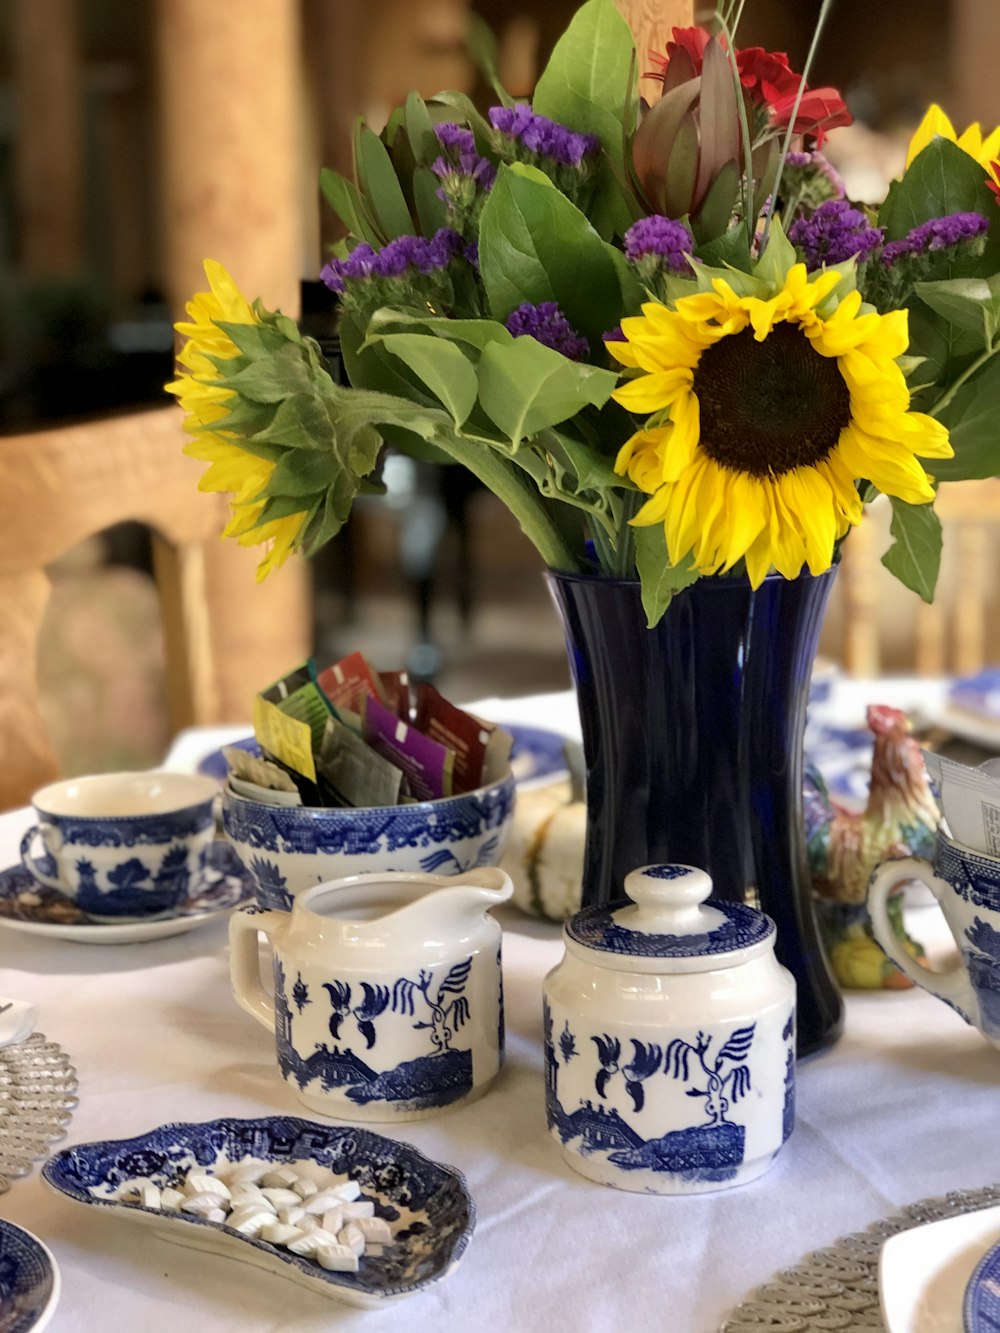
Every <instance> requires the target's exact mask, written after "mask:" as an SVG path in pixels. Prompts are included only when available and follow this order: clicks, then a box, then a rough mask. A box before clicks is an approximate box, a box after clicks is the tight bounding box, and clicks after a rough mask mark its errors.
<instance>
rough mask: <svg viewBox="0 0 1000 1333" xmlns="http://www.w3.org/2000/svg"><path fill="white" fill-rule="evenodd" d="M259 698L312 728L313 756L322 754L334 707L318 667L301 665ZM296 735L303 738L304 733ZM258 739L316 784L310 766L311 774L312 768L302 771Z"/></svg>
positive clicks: (310, 733)
mask: <svg viewBox="0 0 1000 1333" xmlns="http://www.w3.org/2000/svg"><path fill="white" fill-rule="evenodd" d="M258 698H259V699H261V700H263V701H264V702H265V703H268V704H271V705H273V706H274V708H276V709H277V710H278V711H279V712H281V713H283V714H284V715H285V716H286V717H289V718H293V719H294V720H296V721H297V722H301V723H304V724H305V725H306V726H307V727H308V728H309V736H310V756H311V755H312V754H314V753H315V754H318V753H319V749H320V746H321V745H322V744H323V733H324V732H325V731H326V720H327V718H328V717H330V716H331V714H333V712H334V707H333V704H332V703H331V702H330V700H329V699H328V698H327V696H326V694H325V693H324V692H323V690H322V689H321V688H320V686H319V684H318V683H317V679H316V667H315V664H314V663H313V662H311V661H309V662H304V663H303V664H302V665H301V666H299V667H296V668H295V670H294V671H290V672H289V673H288V675H287V676H282V677H281V678H280V679H279V680H276V681H275V682H274V683H273V684H272V685H269V686H268V687H267V689H266V690H261V692H260V694H259V695H258ZM256 726H257V717H256V710H255V714H254V730H256ZM297 734H298V735H300V736H301V735H302V733H301V732H299V733H297ZM257 739H258V740H260V741H261V744H262V745H264V748H265V749H267V750H271V751H272V753H273V754H276V755H277V756H278V758H279V759H281V761H282V762H283V763H287V764H288V765H289V767H290V768H294V769H295V771H296V772H297V773H303V774H304V775H305V776H306V777H308V778H310V779H311V780H312V781H315V769H314V768H313V767H312V765H311V763H310V768H312V771H310V768H300V767H299V765H298V764H297V763H293V762H291V760H290V759H288V758H286V756H285V755H284V754H281V753H280V752H279V751H278V750H275V749H274V747H273V746H270V745H266V744H265V742H264V741H263V740H262V739H261V737H259V736H258V738H257ZM297 755H298V757H301V749H299V750H298V751H297Z"/></svg>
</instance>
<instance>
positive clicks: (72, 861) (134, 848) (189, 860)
mask: <svg viewBox="0 0 1000 1333" xmlns="http://www.w3.org/2000/svg"><path fill="white" fill-rule="evenodd" d="M217 790H218V789H217V786H216V784H215V782H213V781H212V779H211V778H204V777H198V776H195V775H193V774H187V773H156V772H151V773H103V774H99V775H97V776H94V777H86V778H70V779H68V780H66V781H64V782H53V783H51V784H50V785H49V786H48V787H43V788H42V789H41V790H40V791H37V792H36V793H35V795H34V797H33V799H32V804H33V806H34V808H35V812H36V814H37V815H38V823H37V824H35V825H33V826H32V827H31V828H30V829H29V830H28V831H27V833H25V835H24V837H23V838H22V840H21V860H22V861H23V862H24V865H25V867H26V868H27V869H28V870H29V871H30V872H31V873H32V875H34V877H35V878H36V879H37V880H38V881H39V882H40V883H42V884H44V885H47V886H48V887H49V888H52V889H58V890H59V891H60V892H61V893H64V894H66V895H67V897H69V898H72V899H73V900H74V901H75V902H76V905H77V906H78V907H79V908H80V909H81V910H82V911H84V912H86V913H87V915H88V916H90V917H92V918H93V919H94V920H96V921H111V922H114V921H122V920H125V919H132V918H136V917H149V916H159V915H161V914H165V913H168V912H172V911H174V910H175V909H176V908H177V907H178V906H179V904H180V903H182V902H183V901H184V900H185V899H186V898H187V897H188V895H189V893H190V891H191V888H192V880H193V879H194V878H195V877H196V876H197V875H198V874H199V872H200V871H201V868H202V865H203V862H204V858H205V853H206V851H207V849H208V846H209V844H210V843H211V842H212V839H213V838H214V836H215V817H214V813H213V809H212V802H213V799H214V797H215V795H216V792H217ZM36 839H37V840H38V841H39V842H41V844H42V847H43V848H44V851H45V855H44V856H43V857H41V858H37V859H36V857H35V856H34V855H33V852H32V845H33V843H34V842H35V841H36Z"/></svg>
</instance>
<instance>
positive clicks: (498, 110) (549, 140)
mask: <svg viewBox="0 0 1000 1333" xmlns="http://www.w3.org/2000/svg"><path fill="white" fill-rule="evenodd" d="M489 117H490V124H491V125H492V126H493V128H494V129H495V130H496V131H497V133H498V134H500V135H503V136H504V137H505V138H507V139H511V140H514V141H515V142H519V143H520V144H521V145H522V146H523V147H524V148H526V149H527V150H528V152H530V153H534V154H536V156H538V157H546V158H550V159H551V160H552V161H553V162H555V163H556V164H557V165H558V166H561V167H582V166H584V165H585V164H586V162H587V160H588V159H589V158H593V157H594V156H595V155H596V154H597V153H599V152H600V148H601V141H600V139H598V138H597V136H596V135H594V134H577V133H576V131H574V130H570V129H567V128H566V126H565V125H560V124H558V123H557V122H556V121H554V120H549V118H548V117H547V116H536V115H535V113H534V112H533V111H532V110H531V108H530V107H527V106H524V105H518V106H495V107H491V108H490V112H489Z"/></svg>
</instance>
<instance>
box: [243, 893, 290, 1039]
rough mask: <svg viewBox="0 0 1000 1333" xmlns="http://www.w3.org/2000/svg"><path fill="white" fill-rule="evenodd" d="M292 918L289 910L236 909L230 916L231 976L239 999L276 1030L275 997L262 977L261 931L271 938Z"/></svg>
mask: <svg viewBox="0 0 1000 1333" xmlns="http://www.w3.org/2000/svg"><path fill="white" fill-rule="evenodd" d="M288 919H289V918H288V913H287V912H234V913H233V914H232V916H231V917H230V918H229V979H230V982H231V983H232V987H233V994H234V995H235V997H236V1002H237V1004H239V1005H240V1006H241V1007H242V1008H243V1009H245V1010H246V1011H247V1013H248V1014H249V1015H250V1017H251V1018H256V1020H257V1022H258V1023H259V1024H260V1025H261V1027H265V1028H269V1029H270V1030H271V1031H272V1032H273V1031H274V1001H273V1000H272V999H271V997H270V995H268V993H267V991H266V990H265V989H264V987H263V985H262V983H261V979H260V950H259V947H258V944H257V932H258V931H260V930H262V931H263V932H264V934H265V935H266V936H267V937H268V939H270V938H271V936H272V934H273V933H274V932H275V931H277V930H280V929H281V927H282V926H285V925H287V923H288Z"/></svg>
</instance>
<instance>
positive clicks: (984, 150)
mask: <svg viewBox="0 0 1000 1333" xmlns="http://www.w3.org/2000/svg"><path fill="white" fill-rule="evenodd" d="M937 138H941V139H948V140H949V141H950V142H951V143H953V144H957V145H958V147H959V148H961V149H962V151H963V152H966V153H968V154H969V156H970V157H974V158H975V159H976V161H977V162H978V163H979V165H980V166H981V167H982V169H983V170H984V171H985V172H986V173H987V175H991V176H992V177H993V179H994V180H1000V175H998V174H997V166H996V159H997V158H998V157H1000V126H998V127H997V128H996V129H995V130H994V131H993V132H992V133H991V134H987V135H984V134H983V131H982V129H981V128H980V126H979V122H978V121H976V122H975V123H974V124H972V125H970V126H969V128H968V129H967V130H963V131H962V133H961V134H959V133H958V131H957V130H956V129H955V127H954V125H953V124H952V123H951V120H950V119H949V117H948V116H947V115H946V114H945V112H944V111H942V109H941V108H940V107H939V106H938V105H937V103H936V102H934V103H932V104H931V105H930V106H929V107H928V108H927V111H926V114H925V115H924V118H923V120H922V121H921V122H920V124H919V125H918V126H917V128H916V130H915V131H914V134H913V138H912V139H911V140H910V146H909V148H908V149H907V151H906V165H907V167H909V165H910V163H911V162H912V161H913V159H914V158H915V157H916V156H917V154H918V153H922V152H923V150H924V149H925V148H926V147H927V145H928V144H929V143H930V142H931V141H932V140H933V139H937Z"/></svg>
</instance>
